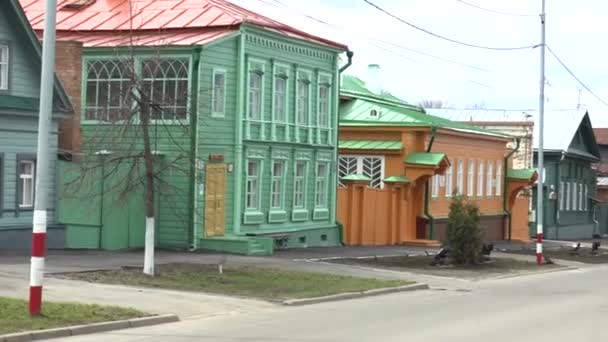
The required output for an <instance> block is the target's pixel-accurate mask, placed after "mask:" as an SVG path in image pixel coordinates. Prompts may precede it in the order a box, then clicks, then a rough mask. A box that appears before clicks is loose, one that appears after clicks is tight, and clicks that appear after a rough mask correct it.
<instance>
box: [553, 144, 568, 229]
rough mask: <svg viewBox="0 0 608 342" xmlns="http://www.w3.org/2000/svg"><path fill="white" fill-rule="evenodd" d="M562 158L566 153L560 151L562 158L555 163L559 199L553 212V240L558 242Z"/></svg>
mask: <svg viewBox="0 0 608 342" xmlns="http://www.w3.org/2000/svg"><path fill="white" fill-rule="evenodd" d="M564 158H566V153H565V152H564V151H562V156H561V158H560V159H559V162H558V163H557V191H558V194H559V195H558V196H559V198H558V203H557V205H556V206H555V207H556V210H555V211H556V212H557V215H555V224H556V225H557V227H556V229H555V240H559V227H560V226H561V225H562V222H561V216H562V215H561V210H560V208H559V205H560V200H559V199H560V198H561V196H562V193H561V192H562V191H563V190H564V189H561V188H560V184H561V180H562V171H561V170H562V168H561V165H562V161H564Z"/></svg>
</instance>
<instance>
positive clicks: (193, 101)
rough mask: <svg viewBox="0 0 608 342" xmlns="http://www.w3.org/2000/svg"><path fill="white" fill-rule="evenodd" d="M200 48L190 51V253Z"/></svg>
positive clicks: (194, 232)
mask: <svg viewBox="0 0 608 342" xmlns="http://www.w3.org/2000/svg"><path fill="white" fill-rule="evenodd" d="M202 50H203V48H202V47H201V46H195V47H194V49H192V84H191V86H190V118H191V119H190V124H191V127H190V132H191V133H190V155H191V158H192V159H191V161H190V184H191V186H190V208H189V209H190V219H189V224H190V227H191V228H192V229H189V230H188V232H189V234H188V239H189V240H190V251H195V250H197V249H198V229H197V228H196V227H197V223H198V222H197V220H196V187H197V186H198V182H197V177H196V176H197V167H196V164H197V161H198V73H199V67H200V61H201V52H202Z"/></svg>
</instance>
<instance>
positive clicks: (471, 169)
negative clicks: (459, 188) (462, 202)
mask: <svg viewBox="0 0 608 342" xmlns="http://www.w3.org/2000/svg"><path fill="white" fill-rule="evenodd" d="M475 164H476V163H475V160H472V159H469V161H468V163H467V196H468V197H473V196H475V171H476V170H475V169H476V167H475V166H476V165H475Z"/></svg>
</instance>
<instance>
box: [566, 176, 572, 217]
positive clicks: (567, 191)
mask: <svg viewBox="0 0 608 342" xmlns="http://www.w3.org/2000/svg"><path fill="white" fill-rule="evenodd" d="M570 204H571V203H570V182H566V211H570Z"/></svg>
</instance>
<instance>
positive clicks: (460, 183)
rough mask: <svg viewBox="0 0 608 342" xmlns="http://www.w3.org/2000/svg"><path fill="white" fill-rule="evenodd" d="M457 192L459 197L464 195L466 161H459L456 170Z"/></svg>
mask: <svg viewBox="0 0 608 342" xmlns="http://www.w3.org/2000/svg"><path fill="white" fill-rule="evenodd" d="M456 192H457V193H458V195H459V196H462V195H463V194H464V160H462V159H460V160H458V164H457V168H456Z"/></svg>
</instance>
